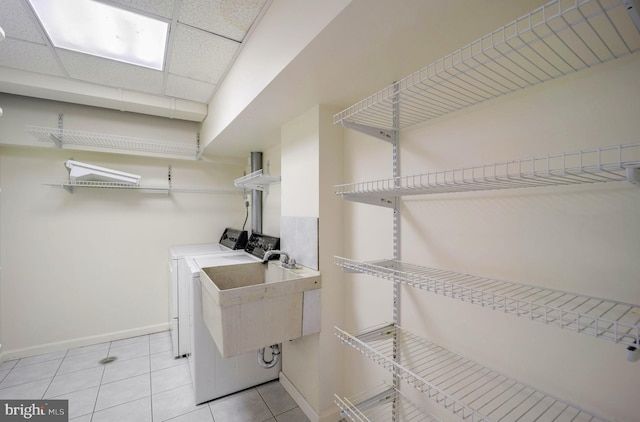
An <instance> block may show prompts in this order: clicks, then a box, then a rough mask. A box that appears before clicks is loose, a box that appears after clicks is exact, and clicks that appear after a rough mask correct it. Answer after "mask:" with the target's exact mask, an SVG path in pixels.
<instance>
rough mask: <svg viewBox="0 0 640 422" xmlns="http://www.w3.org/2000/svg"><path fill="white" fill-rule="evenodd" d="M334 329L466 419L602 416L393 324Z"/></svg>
mask: <svg viewBox="0 0 640 422" xmlns="http://www.w3.org/2000/svg"><path fill="white" fill-rule="evenodd" d="M335 334H336V336H337V337H338V338H339V339H340V340H341V341H342V343H344V344H345V345H348V346H351V347H353V348H354V349H355V350H357V351H359V352H360V353H362V354H363V355H365V356H366V357H368V358H369V359H371V360H372V361H374V362H376V363H377V364H378V365H380V366H382V367H383V368H385V369H387V370H389V371H391V372H394V373H395V374H396V376H397V377H398V378H400V379H402V380H403V381H405V382H407V383H408V384H409V385H411V386H412V387H413V388H415V389H416V390H418V391H420V392H421V393H423V394H425V395H426V396H427V397H429V398H430V399H432V400H434V401H435V402H436V403H438V404H439V405H441V406H443V407H444V408H446V409H447V410H449V411H451V412H453V413H454V414H455V415H457V416H458V417H460V418H461V419H463V420H465V421H472V422H476V421H498V420H499V421H504V422H511V421H534V420H535V421H603V419H601V418H599V417H598V416H595V415H593V414H590V413H588V412H586V411H584V410H582V409H580V408H579V407H577V406H575V405H572V404H570V403H568V402H565V401H562V400H560V399H558V398H555V397H553V396H551V395H549V394H546V393H543V392H541V391H538V390H536V389H534V388H532V387H530V386H528V385H526V384H523V383H521V382H519V381H516V380H514V379H510V378H508V377H506V376H504V375H501V374H499V373H497V372H494V371H492V370H491V369H488V368H486V367H484V366H482V365H480V364H478V363H475V362H472V361H471V360H469V359H466V358H464V357H462V356H460V355H457V354H455V353H453V352H451V351H449V350H447V349H445V348H443V347H440V346H438V345H436V344H433V343H431V342H429V341H427V340H425V339H422V338H419V337H417V336H415V335H413V334H411V333H410V332H408V331H406V330H403V329H402V328H400V327H398V326H395V325H388V326H384V327H378V328H375V329H372V330H367V331H366V332H364V333H363V334H361V335H358V336H353V335H351V334H349V333H347V332H346V331H343V330H341V329H340V328H337V327H336V333H335Z"/></svg>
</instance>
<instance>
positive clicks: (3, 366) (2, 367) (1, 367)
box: [0, 359, 18, 371]
mask: <svg viewBox="0 0 640 422" xmlns="http://www.w3.org/2000/svg"><path fill="white" fill-rule="evenodd" d="M17 363H18V359H15V360H8V361H6V362H2V363H0V370H2V371H4V370H8V369H13V367H14V366H16V364H17Z"/></svg>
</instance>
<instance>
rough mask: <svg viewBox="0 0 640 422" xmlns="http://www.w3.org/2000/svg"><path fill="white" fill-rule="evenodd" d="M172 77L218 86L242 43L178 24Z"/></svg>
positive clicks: (172, 61) (175, 35) (171, 67)
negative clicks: (181, 77)
mask: <svg viewBox="0 0 640 422" xmlns="http://www.w3.org/2000/svg"><path fill="white" fill-rule="evenodd" d="M174 37H175V38H174V45H173V51H172V55H171V61H170V64H169V73H172V74H175V75H179V76H184V77H187V78H191V79H196V80H199V81H203V82H207V83H211V84H216V83H218V81H219V79H220V77H221V76H222V75H223V74H224V71H225V70H226V69H227V67H228V66H229V63H230V62H231V60H232V59H233V57H234V55H235V53H236V50H237V49H238V47H239V46H240V43H238V42H236V41H232V40H228V39H226V38H223V37H219V36H217V35H213V34H211V33H209V32H206V31H201V30H199V29H196V28H192V27H190V26H187V25H182V24H178V25H177V30H176V33H175V34H174Z"/></svg>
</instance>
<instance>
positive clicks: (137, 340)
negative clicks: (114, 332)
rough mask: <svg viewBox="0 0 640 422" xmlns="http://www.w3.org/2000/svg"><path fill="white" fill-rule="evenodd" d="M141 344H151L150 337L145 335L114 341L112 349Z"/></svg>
mask: <svg viewBox="0 0 640 422" xmlns="http://www.w3.org/2000/svg"><path fill="white" fill-rule="evenodd" d="M139 343H145V344H149V335H148V334H145V335H142V336H137V337H129V338H124V339H122V340H114V341H112V342H111V347H121V346H128V345H131V344H139Z"/></svg>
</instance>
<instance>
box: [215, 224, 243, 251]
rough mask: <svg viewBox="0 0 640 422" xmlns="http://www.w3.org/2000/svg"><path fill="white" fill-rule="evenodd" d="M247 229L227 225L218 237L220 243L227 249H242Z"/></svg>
mask: <svg viewBox="0 0 640 422" xmlns="http://www.w3.org/2000/svg"><path fill="white" fill-rule="evenodd" d="M247 236H248V235H247V231H246V230H237V229H232V228H229V227H227V228H226V229H224V232H223V233H222V237H220V241H219V242H218V243H220V244H221V245H223V246H226V247H227V248H229V249H244V248H245V246H246V245H247Z"/></svg>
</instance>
